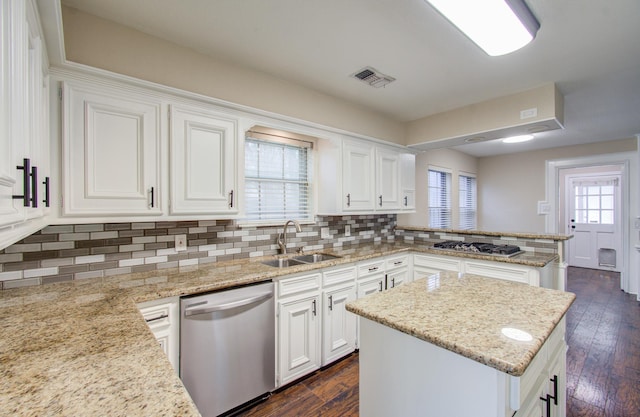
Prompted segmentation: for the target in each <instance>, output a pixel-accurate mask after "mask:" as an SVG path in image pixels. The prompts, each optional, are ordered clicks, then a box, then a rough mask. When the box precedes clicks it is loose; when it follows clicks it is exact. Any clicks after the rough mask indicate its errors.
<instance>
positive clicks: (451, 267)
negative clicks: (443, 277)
mask: <svg viewBox="0 0 640 417" xmlns="http://www.w3.org/2000/svg"><path fill="white" fill-rule="evenodd" d="M441 271H454V272H461V271H462V260H461V259H460V258H453V257H446V256H439V255H423V254H417V253H416V254H414V255H413V279H414V280H416V279H420V278H424V277H426V276H428V275H433V274H437V273H438V272H441Z"/></svg>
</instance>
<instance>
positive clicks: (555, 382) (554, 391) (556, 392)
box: [547, 375, 558, 405]
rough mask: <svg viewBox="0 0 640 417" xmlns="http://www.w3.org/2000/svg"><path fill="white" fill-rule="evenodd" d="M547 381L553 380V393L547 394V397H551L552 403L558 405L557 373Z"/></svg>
mask: <svg viewBox="0 0 640 417" xmlns="http://www.w3.org/2000/svg"><path fill="white" fill-rule="evenodd" d="M549 381H551V382H553V395H549V394H547V397H549V398H552V399H553V404H554V405H558V375H554V376H553V378H551V379H550V380H549Z"/></svg>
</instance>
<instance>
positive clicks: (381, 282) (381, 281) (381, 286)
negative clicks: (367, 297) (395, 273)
mask: <svg viewBox="0 0 640 417" xmlns="http://www.w3.org/2000/svg"><path fill="white" fill-rule="evenodd" d="M378 284H380V292H382V281H380V282H379V283H378Z"/></svg>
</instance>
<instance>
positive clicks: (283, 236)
mask: <svg viewBox="0 0 640 417" xmlns="http://www.w3.org/2000/svg"><path fill="white" fill-rule="evenodd" d="M289 223H293V225H294V226H295V227H296V232H302V228H301V227H300V223H298V222H297V221H296V220H287V222H286V223H285V224H284V226H283V227H282V233H280V234H278V240H277V242H278V247H279V248H280V253H282V254H286V253H287V227H289Z"/></svg>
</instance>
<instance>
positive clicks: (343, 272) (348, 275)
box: [322, 266, 357, 287]
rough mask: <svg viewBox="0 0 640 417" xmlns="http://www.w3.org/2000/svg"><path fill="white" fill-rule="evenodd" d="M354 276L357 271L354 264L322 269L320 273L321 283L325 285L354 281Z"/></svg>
mask: <svg viewBox="0 0 640 417" xmlns="http://www.w3.org/2000/svg"><path fill="white" fill-rule="evenodd" d="M356 276H357V272H356V267H355V266H349V267H346V268H339V269H333V270H329V271H324V272H323V273H322V285H323V286H325V287H327V286H331V285H336V284H342V283H345V282H353V283H355V280H356Z"/></svg>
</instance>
